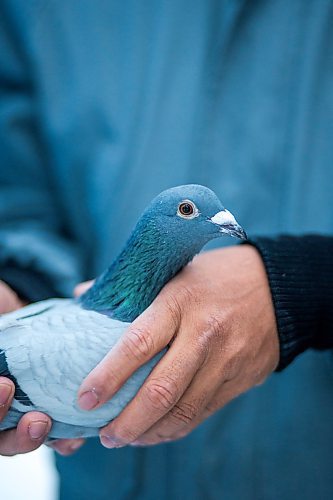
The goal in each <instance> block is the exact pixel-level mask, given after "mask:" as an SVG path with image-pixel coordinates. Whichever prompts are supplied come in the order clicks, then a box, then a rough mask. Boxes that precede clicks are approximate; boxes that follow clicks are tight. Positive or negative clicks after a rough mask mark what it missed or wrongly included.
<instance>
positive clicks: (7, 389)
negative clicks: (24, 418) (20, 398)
mask: <svg viewBox="0 0 333 500" xmlns="http://www.w3.org/2000/svg"><path fill="white" fill-rule="evenodd" d="M11 393H12V387H11V386H10V385H8V384H0V407H1V406H5V405H6V404H7V403H8V400H9V397H10V395H11Z"/></svg>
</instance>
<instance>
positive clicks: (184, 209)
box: [179, 202, 194, 217]
mask: <svg viewBox="0 0 333 500" xmlns="http://www.w3.org/2000/svg"><path fill="white" fill-rule="evenodd" d="M179 212H180V213H181V214H182V215H184V217H188V216H189V215H193V214H194V207H193V205H191V204H190V203H187V202H184V203H181V204H180V205H179Z"/></svg>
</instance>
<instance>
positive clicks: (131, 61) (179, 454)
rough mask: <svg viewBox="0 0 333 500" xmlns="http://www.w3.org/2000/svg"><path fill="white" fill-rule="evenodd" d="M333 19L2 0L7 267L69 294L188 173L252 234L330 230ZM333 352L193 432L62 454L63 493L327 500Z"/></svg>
mask: <svg viewBox="0 0 333 500" xmlns="http://www.w3.org/2000/svg"><path fill="white" fill-rule="evenodd" d="M332 21H333V4H332V2H330V1H329V0H308V1H307V2H303V1H302V0H294V1H293V2H290V1H289V0H271V1H270V2H253V1H250V0H195V1H193V0H192V1H187V0H170V1H168V2H166V1H161V2H154V1H153V0H146V1H145V2H138V1H135V0H123V1H122V2H117V1H111V0H109V1H107V0H94V2H91V1H89V0H80V2H76V1H74V0H58V1H56V2H46V1H45V0H35V1H34V2H27V1H26V0H2V1H1V5H0V270H1V272H0V275H1V276H2V277H3V279H7V280H8V281H10V282H11V284H13V286H15V284H16V286H17V287H19V288H20V290H23V293H25V294H26V295H27V296H29V298H32V299H38V298H41V297H44V296H47V295H50V294H52V295H55V294H56V295H70V294H71V291H72V288H73V286H74V284H75V283H77V282H78V281H80V280H82V279H86V278H90V277H93V276H95V275H96V273H98V272H100V271H101V270H102V269H103V268H104V267H105V266H106V265H107V264H108V263H109V262H110V261H111V259H112V258H113V257H114V256H115V255H116V253H117V252H118V251H119V249H120V247H121V245H122V244H123V243H124V241H125V239H126V237H127V235H128V233H129V231H130V229H131V227H132V226H133V224H134V222H135V221H136V219H137V217H138V214H139V213H140V212H141V210H142V209H143V207H145V205H146V204H147V202H148V201H149V200H150V199H151V198H152V197H153V196H154V195H155V194H156V193H158V192H159V191H161V190H162V189H165V188H167V187H169V186H172V185H177V184H183V183H187V182H197V183H201V184H206V185H208V186H210V187H212V188H214V190H215V191H216V192H217V194H218V195H220V196H221V198H222V200H223V202H224V204H225V205H226V206H228V207H230V209H232V210H233V211H234V212H235V213H236V214H237V217H238V219H239V220H240V221H241V222H242V224H243V225H244V227H246V229H247V231H248V232H249V234H266V235H273V234H277V233H281V232H284V233H286V232H287V233H288V232H289V233H293V234H301V233H305V232H324V233H333V204H332V188H333V169H332V165H333V143H332V133H333V70H332V57H333V31H332ZM330 356H331V355H330V354H329V353H321V354H319V353H315V354H314V353H307V354H305V355H303V356H301V357H300V358H298V360H297V361H296V362H295V363H294V364H293V365H292V366H291V367H290V368H288V369H287V370H286V371H285V372H283V373H282V374H275V375H273V376H272V377H271V378H270V379H269V381H268V382H267V383H266V384H265V385H264V386H261V387H259V388H256V389H254V390H252V391H250V392H249V393H247V394H245V395H243V396H242V397H240V398H238V399H237V400H235V401H234V402H233V403H231V404H230V405H228V406H227V407H226V408H225V409H224V410H222V411H220V412H219V413H218V414H216V415H215V416H214V417H212V418H211V419H210V420H209V421H207V422H206V423H204V424H203V425H201V426H200V428H199V429H197V430H196V431H195V432H193V433H192V435H191V436H189V437H187V438H186V439H184V440H182V441H180V442H177V443H173V444H169V445H163V446H158V447H154V448H151V449H132V448H126V449H121V450H114V451H111V452H110V451H107V450H105V449H102V448H101V447H100V445H99V443H98V442H97V441H96V442H94V441H91V442H89V443H88V444H87V445H86V446H85V447H84V448H83V449H82V450H81V451H80V452H79V453H78V454H77V455H75V456H73V457H71V458H66V459H63V458H59V457H58V458H57V465H58V469H59V471H60V472H61V475H62V486H61V488H62V489H61V498H62V499H63V500H64V499H65V500H69V499H75V500H85V499H87V500H88V499H89V500H90V499H92V498H93V499H94V500H106V499H110V498H112V499H114V500H118V499H119V500H120V499H125V498H126V499H128V498H135V499H137V498H141V499H144V500H155V499H159V500H164V499H165V500H169V499H171V498H172V499H181V498H184V497H188V498H190V499H191V500H199V499H214V500H215V499H216V500H220V499H221V498H223V500H238V499H245V500H261V499H265V500H280V499H281V498H283V499H285V500H289V499H290V500H294V499H295V498H302V499H305V500H307V499H308V500H312V499H313V498H320V499H324V500H326V499H327V500H328V499H331V498H332V494H333V474H332V470H333V454H332V442H333V426H332V414H333V391H332V387H333V379H332V362H331V358H330ZM0 474H1V473H0Z"/></svg>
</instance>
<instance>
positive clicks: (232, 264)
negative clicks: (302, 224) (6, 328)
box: [79, 245, 279, 448]
mask: <svg viewBox="0 0 333 500" xmlns="http://www.w3.org/2000/svg"><path fill="white" fill-rule="evenodd" d="M167 345H169V346H170V348H169V350H168V351H167V353H166V354H165V355H164V357H163V358H162V359H161V360H160V362H159V363H158V364H157V365H156V367H155V368H154V370H153V371H152V373H151V374H150V375H149V377H148V378H147V380H146V381H145V383H144V384H143V386H142V387H141V389H140V390H139V391H138V393H137V395H136V396H135V397H134V398H133V400H132V401H131V402H130V403H129V404H128V405H127V407H126V408H125V409H124V410H123V411H122V413H121V414H120V415H119V416H118V417H117V418H116V419H115V420H114V421H112V422H111V423H110V424H108V425H107V426H106V427H104V428H103V429H102V430H101V433H100V436H101V442H102V444H103V445H104V446H106V447H108V448H114V447H121V446H124V445H126V444H134V445H152V444H158V443H161V442H164V441H170V440H175V439H178V438H181V437H183V436H185V435H187V434H188V433H189V432H191V431H192V430H193V429H194V428H195V427H196V426H197V425H198V424H200V422H202V421H203V420H205V419H206V418H207V417H209V416H210V415H212V414H213V413H214V412H216V411H217V410H218V409H220V408H221V407H223V406H224V405H225V404H227V403H228V402H229V401H230V400H231V399H233V398H235V397H236V396H238V395H239V394H241V393H243V392H245V391H246V390H248V389H250V388H251V387H253V386H255V385H258V384H260V383H262V382H263V381H264V380H265V379H266V377H267V376H268V375H269V374H270V373H271V372H272V371H273V370H274V369H275V368H276V366H277V364H278V360H279V343H278V336H277V327H276V321H275V314H274V309H273V304H272V298H271V293H270V289H269V284H268V281H267V276H266V272H265V268H264V265H263V263H262V260H261V257H260V255H259V253H258V252H257V250H256V249H255V248H254V247H251V246H249V245H242V246H236V247H230V248H227V249H220V250H215V251H211V252H206V253H203V254H201V255H199V256H197V257H196V258H195V259H194V260H193V262H192V263H191V264H189V265H188V266H186V267H185V268H184V269H183V270H182V271H181V272H180V273H179V274H178V275H177V276H176V277H175V278H173V279H172V280H171V281H170V282H169V283H168V284H167V285H166V286H165V287H164V288H163V290H162V291H161V292H160V294H159V295H158V297H157V298H156V299H155V300H154V302H153V303H152V305H151V306H150V307H149V308H148V309H147V310H146V311H145V312H144V313H143V314H142V315H141V316H139V317H138V318H137V319H136V320H135V321H134V322H133V323H132V325H131V326H130V327H129V329H128V330H127V332H126V333H125V334H124V335H123V337H122V338H121V339H120V340H119V341H118V343H117V344H116V346H115V347H114V348H113V349H112V351H110V352H109V354H108V355H107V356H106V357H105V358H104V360H103V361H102V362H101V363H100V364H99V365H98V366H97V367H96V368H95V369H94V370H93V371H92V372H91V373H90V374H89V375H88V377H87V378H86V379H85V380H84V382H83V384H82V386H81V388H80V391H79V396H81V395H82V394H83V393H85V392H86V391H89V390H92V389H94V393H95V394H96V396H97V398H98V399H97V404H96V406H95V408H96V407H98V406H100V405H102V404H103V403H105V402H106V401H107V400H109V399H110V398H111V397H112V396H113V395H114V394H115V392H117V390H118V389H119V388H120V387H121V386H122V385H123V384H124V382H125V381H126V380H127V379H128V378H129V377H130V376H131V375H132V374H133V372H134V371H135V370H137V369H138V368H139V367H140V366H141V365H143V364H144V363H146V362H147V361H148V360H149V359H151V358H152V357H153V356H154V355H155V354H156V353H158V352H159V351H161V349H163V348H164V347H166V346H167Z"/></svg>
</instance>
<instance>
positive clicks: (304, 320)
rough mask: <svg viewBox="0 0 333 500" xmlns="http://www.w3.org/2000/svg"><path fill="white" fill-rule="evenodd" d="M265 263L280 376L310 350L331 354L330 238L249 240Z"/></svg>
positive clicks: (332, 245) (332, 255) (332, 271)
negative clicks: (323, 350) (277, 346)
mask: <svg viewBox="0 0 333 500" xmlns="http://www.w3.org/2000/svg"><path fill="white" fill-rule="evenodd" d="M249 243H250V244H252V245H253V246H255V247H256V248H257V250H258V251H259V253H260V254H261V257H262V259H263V261H264V264H265V267H266V271H267V275H268V280H269V284H270V288H271V293H272V297H273V303H274V308H275V314H276V319H277V325H278V333H279V338H280V362H279V365H278V367H277V370H282V369H283V368H285V367H286V366H287V365H288V364H289V363H291V361H292V360H293V359H294V358H295V357H296V356H297V355H298V354H300V353H301V352H303V351H305V350H306V349H308V348H314V349H330V348H333V237H328V236H327V237H326V236H317V235H309V236H302V237H291V236H280V237H278V238H262V237H258V238H253V239H251V241H250V242H249Z"/></svg>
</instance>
